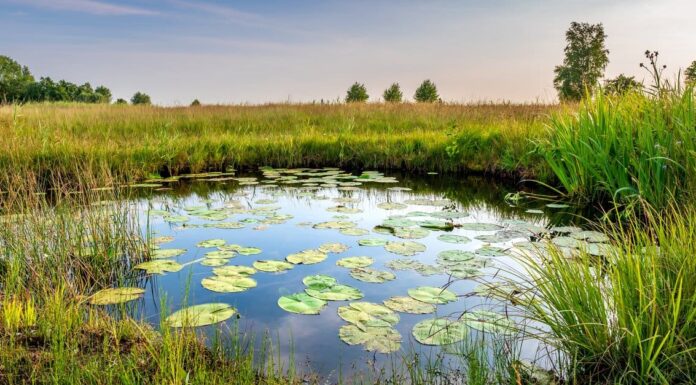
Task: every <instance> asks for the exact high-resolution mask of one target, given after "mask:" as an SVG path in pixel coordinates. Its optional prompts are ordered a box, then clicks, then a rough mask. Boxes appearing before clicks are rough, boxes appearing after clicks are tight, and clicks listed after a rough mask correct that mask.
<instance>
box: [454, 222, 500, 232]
mask: <svg viewBox="0 0 696 385" xmlns="http://www.w3.org/2000/svg"><path fill="white" fill-rule="evenodd" d="M459 227H460V228H462V229H464V230H471V231H498V230H502V229H503V226H500V225H496V224H495V223H462V224H461V225H460V226H459Z"/></svg>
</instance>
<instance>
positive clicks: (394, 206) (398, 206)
mask: <svg viewBox="0 0 696 385" xmlns="http://www.w3.org/2000/svg"><path fill="white" fill-rule="evenodd" d="M377 207H379V208H380V209H382V210H402V209H405V208H407V207H408V206H407V205H405V204H403V203H392V202H382V203H379V204H378V205H377Z"/></svg>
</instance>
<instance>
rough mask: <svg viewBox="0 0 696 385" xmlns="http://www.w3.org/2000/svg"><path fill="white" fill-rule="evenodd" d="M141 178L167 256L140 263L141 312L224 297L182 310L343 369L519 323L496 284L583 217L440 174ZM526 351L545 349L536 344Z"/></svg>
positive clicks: (328, 371)
mask: <svg viewBox="0 0 696 385" xmlns="http://www.w3.org/2000/svg"><path fill="white" fill-rule="evenodd" d="M167 186H170V187H167ZM139 187H140V188H139V194H140V195H139V196H140V197H139V198H137V200H136V204H137V208H138V211H139V213H140V216H139V217H140V220H141V221H142V225H143V229H145V230H144V231H145V233H144V234H143V235H144V236H145V237H147V238H149V239H150V240H151V244H152V249H153V250H152V254H153V257H154V258H155V259H153V261H154V263H152V262H148V264H149V266H148V265H145V266H136V268H147V269H149V271H144V270H138V271H140V272H141V275H140V283H139V286H140V287H144V289H145V293H144V296H142V297H141V298H139V301H138V302H137V306H136V308H137V312H138V313H139V314H138V315H136V317H142V318H144V319H145V320H147V321H148V322H151V323H152V324H153V325H159V322H160V314H161V311H162V309H161V305H162V303H163V301H162V298H164V297H165V296H166V300H165V301H166V306H167V307H168V309H167V310H168V312H176V311H179V310H181V309H186V308H187V306H191V305H201V304H215V305H214V306H217V307H216V308H214V309H212V312H211V313H210V314H208V313H198V312H197V311H198V310H200V309H201V308H200V307H195V308H189V310H188V312H187V311H186V310H184V311H183V312H179V313H175V314H174V316H173V318H171V319H170V321H171V322H172V323H173V324H177V323H181V322H186V323H191V322H192V323H202V324H210V323H213V325H206V326H201V327H200V328H199V330H201V331H202V332H203V333H208V334H209V335H212V333H213V331H214V330H215V328H217V327H220V326H221V325H227V326H229V327H230V328H239V330H240V331H242V332H244V333H246V334H247V335H256V336H259V337H258V338H256V343H257V344H258V343H259V341H260V339H261V338H260V336H262V335H264V333H269V334H270V336H272V339H273V343H274V345H275V346H274V347H275V348H276V349H278V352H279V354H280V356H281V358H282V359H284V360H288V359H289V357H290V356H291V355H292V356H294V360H295V361H296V362H297V363H298V365H300V366H305V367H308V370H311V371H314V372H318V373H320V374H321V375H322V376H325V377H327V378H333V379H334V380H335V379H336V377H337V376H338V374H339V373H342V374H343V375H346V374H347V373H350V372H351V371H355V370H361V369H363V368H365V367H366V365H367V363H373V364H374V363H376V364H378V365H379V364H383V363H386V362H389V361H390V359H391V358H393V357H395V356H394V355H393V354H392V355H390V354H384V353H387V352H394V353H396V356H399V355H401V354H403V353H407V352H411V353H412V352H419V353H422V354H424V355H426V356H428V355H434V354H438V353H439V352H442V350H441V349H442V348H441V347H440V346H438V345H441V344H445V343H447V342H452V341H458V340H461V339H462V338H463V335H464V334H466V333H470V332H471V333H473V332H476V333H480V332H487V333H493V334H495V333H502V334H505V333H508V332H510V330H512V327H513V324H514V323H515V322H516V319H515V317H514V316H512V315H511V316H510V317H509V318H508V317H506V316H505V314H506V301H504V300H495V299H491V298H490V297H488V296H487V295H485V290H482V288H483V287H485V286H482V282H495V281H496V280H500V279H501V278H502V277H504V276H508V277H509V274H505V273H502V272H501V270H500V269H501V268H503V270H504V271H508V272H509V271H518V272H522V271H523V269H522V267H521V266H520V263H519V261H518V259H517V257H515V256H514V253H513V252H512V250H513V249H520V250H523V249H525V248H526V246H528V245H529V244H530V240H535V239H536V238H537V236H538V235H539V234H542V233H546V232H547V231H548V230H547V229H548V228H551V227H553V226H560V225H566V224H567V223H568V222H569V220H570V218H574V217H576V214H577V213H575V212H572V209H571V208H569V207H567V206H565V205H562V204H551V205H547V204H546V203H548V202H537V203H536V204H535V205H536V207H531V208H530V207H516V206H514V205H511V204H509V203H506V202H505V200H504V197H505V195H506V194H507V193H511V192H515V191H516V190H517V188H516V186H514V185H505V184H496V183H493V182H491V181H488V180H486V179H484V178H480V177H444V176H439V175H435V174H429V175H423V176H420V177H412V176H408V175H402V174H387V175H384V174H382V173H379V172H375V171H368V172H362V173H350V172H345V171H341V170H338V169H333V168H324V169H270V168H268V169H262V170H261V171H259V172H258V173H250V174H236V175H235V174H234V173H233V172H229V173H213V174H201V175H190V176H185V177H183V178H173V179H168V180H155V181H150V182H148V183H147V184H143V185H140V186H139ZM559 230H560V231H561V232H563V231H566V230H567V229H562V228H561V229H559ZM570 230H574V232H577V229H570ZM568 231H569V230H568ZM594 235H595V236H596V234H594ZM560 238H562V239H566V238H568V239H571V240H574V241H577V242H586V241H587V236H578V237H575V238H573V237H568V236H565V237H560ZM592 241H601V239H596V240H594V239H593V240H592ZM565 242H566V243H568V242H571V241H568V240H567V239H566V240H565ZM561 243H563V242H561ZM587 244H589V243H587ZM561 246H564V247H565V246H575V247H577V245H566V244H562V245H561ZM268 261H270V262H268ZM153 265H154V266H153ZM275 270H280V271H276V272H274V271H275ZM443 288H446V289H443ZM385 305H386V306H385ZM230 307H231V308H233V309H230ZM134 311H135V310H134ZM298 312H299V313H298ZM301 313H311V314H301ZM463 313H468V314H469V316H464V317H463V318H462V319H461V320H458V318H459V316H461V315H462V314H463ZM182 315H183V316H184V317H180V316H182ZM434 319H446V320H448V321H442V320H441V321H432V320H434ZM216 321H220V322H219V323H216ZM443 326H447V328H446V329H443ZM524 349H525V352H524V354H525V355H528V356H530V357H529V358H533V357H534V356H535V354H536V349H537V345H536V343H535V342H534V341H529V342H526V343H525V346H524Z"/></svg>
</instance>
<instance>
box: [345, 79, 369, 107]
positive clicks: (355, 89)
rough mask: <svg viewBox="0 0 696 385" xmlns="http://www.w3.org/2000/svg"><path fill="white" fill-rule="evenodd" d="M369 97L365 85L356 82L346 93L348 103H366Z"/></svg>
mask: <svg viewBox="0 0 696 385" xmlns="http://www.w3.org/2000/svg"><path fill="white" fill-rule="evenodd" d="M368 98H369V95H367V89H366V88H365V85H364V84H361V83H358V82H355V83H353V85H352V86H350V88H349V89H348V92H347V93H346V103H365V102H366V101H367V99H368Z"/></svg>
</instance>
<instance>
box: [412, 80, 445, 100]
mask: <svg viewBox="0 0 696 385" xmlns="http://www.w3.org/2000/svg"><path fill="white" fill-rule="evenodd" d="M413 99H415V100H416V101H417V102H418V103H435V102H437V101H439V100H440V96H439V95H438V94H437V86H435V83H433V82H432V81H430V79H428V80H425V81H423V83H421V85H420V86H418V88H417V89H416V93H415V95H413Z"/></svg>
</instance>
